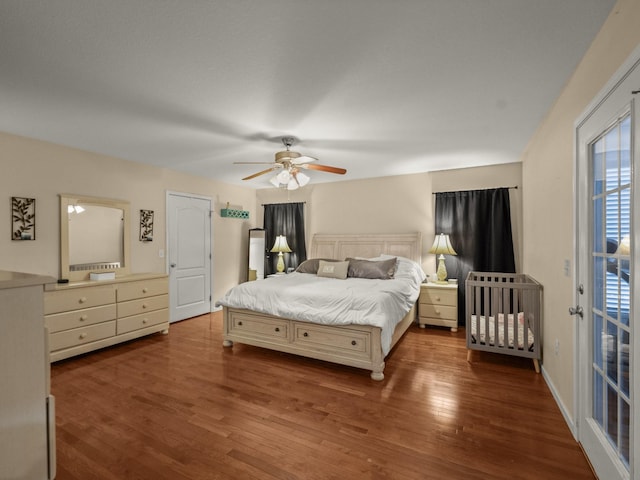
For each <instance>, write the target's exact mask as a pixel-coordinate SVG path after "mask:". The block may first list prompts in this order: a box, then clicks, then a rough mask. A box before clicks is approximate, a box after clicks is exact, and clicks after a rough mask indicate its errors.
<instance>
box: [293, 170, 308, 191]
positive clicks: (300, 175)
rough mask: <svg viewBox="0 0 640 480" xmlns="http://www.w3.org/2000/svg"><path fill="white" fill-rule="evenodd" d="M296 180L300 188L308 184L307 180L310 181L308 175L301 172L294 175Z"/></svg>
mask: <svg viewBox="0 0 640 480" xmlns="http://www.w3.org/2000/svg"><path fill="white" fill-rule="evenodd" d="M296 180H298V184H299V185H300V186H301V187H304V186H305V185H306V184H307V183H309V180H311V179H310V178H309V176H308V175H305V174H304V173H302V172H298V173H297V174H296Z"/></svg>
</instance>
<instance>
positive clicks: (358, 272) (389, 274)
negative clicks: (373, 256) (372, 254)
mask: <svg viewBox="0 0 640 480" xmlns="http://www.w3.org/2000/svg"><path fill="white" fill-rule="evenodd" d="M347 260H349V272H348V276H349V277H355V278H371V279H380V280H388V279H390V278H393V276H394V275H395V273H396V265H397V263H398V259H397V258H396V257H393V258H390V259H388V260H379V261H374V260H360V259H356V258H347Z"/></svg>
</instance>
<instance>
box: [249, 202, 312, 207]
mask: <svg viewBox="0 0 640 480" xmlns="http://www.w3.org/2000/svg"><path fill="white" fill-rule="evenodd" d="M287 203H302V204H304V205H306V204H307V202H280V203H261V204H260V206H261V207H264V206H266V205H286V204H287Z"/></svg>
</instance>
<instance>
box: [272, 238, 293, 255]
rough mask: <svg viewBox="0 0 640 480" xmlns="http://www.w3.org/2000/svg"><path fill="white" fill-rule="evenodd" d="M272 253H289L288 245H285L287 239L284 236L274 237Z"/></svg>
mask: <svg viewBox="0 0 640 480" xmlns="http://www.w3.org/2000/svg"><path fill="white" fill-rule="evenodd" d="M271 251H272V252H278V253H280V252H284V253H291V249H290V248H289V245H288V244H287V237H285V236H284V235H278V236H277V237H276V241H275V243H274V244H273V248H272V249H271Z"/></svg>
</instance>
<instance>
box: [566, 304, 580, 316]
mask: <svg viewBox="0 0 640 480" xmlns="http://www.w3.org/2000/svg"><path fill="white" fill-rule="evenodd" d="M569 315H578V316H579V317H580V318H582V317H584V310H583V309H582V307H581V306H580V305H577V306H575V307H569Z"/></svg>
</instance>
